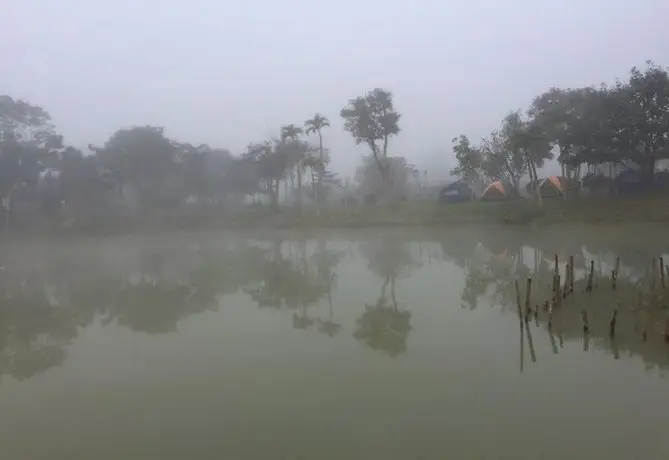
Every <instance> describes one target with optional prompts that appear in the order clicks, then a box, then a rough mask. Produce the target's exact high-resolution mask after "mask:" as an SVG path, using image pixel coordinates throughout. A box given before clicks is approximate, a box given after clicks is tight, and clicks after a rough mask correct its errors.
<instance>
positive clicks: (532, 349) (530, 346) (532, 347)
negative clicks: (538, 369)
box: [525, 327, 537, 363]
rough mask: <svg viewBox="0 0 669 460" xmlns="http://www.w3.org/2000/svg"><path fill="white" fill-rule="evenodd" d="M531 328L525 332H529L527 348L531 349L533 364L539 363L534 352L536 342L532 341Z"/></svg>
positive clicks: (527, 328)
mask: <svg viewBox="0 0 669 460" xmlns="http://www.w3.org/2000/svg"><path fill="white" fill-rule="evenodd" d="M530 329H532V328H531V327H526V328H525V332H527V347H528V348H529V349H530V359H531V360H532V362H533V363H536V362H537V355H536V353H535V352H534V342H533V341H532V332H531V331H530Z"/></svg>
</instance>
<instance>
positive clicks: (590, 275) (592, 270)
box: [585, 260, 595, 292]
mask: <svg viewBox="0 0 669 460" xmlns="http://www.w3.org/2000/svg"><path fill="white" fill-rule="evenodd" d="M594 276H595V261H594V260H591V261H590V273H588V284H587V286H586V287H585V290H586V292H590V291H592V279H593V277H594Z"/></svg>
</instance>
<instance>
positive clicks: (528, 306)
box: [525, 277, 532, 323]
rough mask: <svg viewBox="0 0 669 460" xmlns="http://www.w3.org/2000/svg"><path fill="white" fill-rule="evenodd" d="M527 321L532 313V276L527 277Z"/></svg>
mask: <svg viewBox="0 0 669 460" xmlns="http://www.w3.org/2000/svg"><path fill="white" fill-rule="evenodd" d="M525 289H526V290H525V322H526V323H527V322H528V321H529V320H530V315H532V307H531V306H530V294H531V292H532V278H530V277H528V278H527V287H526V288H525Z"/></svg>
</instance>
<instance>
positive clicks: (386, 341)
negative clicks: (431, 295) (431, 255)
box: [353, 238, 421, 356]
mask: <svg viewBox="0 0 669 460" xmlns="http://www.w3.org/2000/svg"><path fill="white" fill-rule="evenodd" d="M360 253H361V255H362V256H363V257H364V258H365V259H366V260H367V267H368V268H369V270H370V271H371V272H372V273H374V274H375V275H376V276H377V277H378V278H380V279H381V280H383V284H382V285H381V292H380V293H379V296H378V298H377V299H376V302H374V303H373V304H367V303H366V304H365V311H364V313H363V314H362V315H361V316H360V317H359V318H358V320H357V322H356V330H355V332H354V333H353V337H355V338H356V339H357V340H359V341H361V342H363V343H364V344H365V345H367V346H368V347H370V348H371V349H373V350H381V351H383V352H384V353H386V354H388V355H389V356H397V355H399V354H401V353H403V352H404V351H406V348H407V345H406V341H407V338H408V336H409V332H411V313H410V312H409V311H407V310H402V309H400V308H399V305H398V303H397V296H396V286H397V279H398V278H400V277H409V276H410V275H411V272H412V270H413V269H416V268H418V267H420V266H421V261H420V260H416V259H415V258H414V257H413V255H412V253H411V251H410V250H409V248H408V246H407V243H406V242H403V241H401V240H400V241H398V240H397V239H394V238H387V239H383V238H381V239H377V240H374V241H366V242H363V243H361V245H360ZM389 285H390V299H388V296H387V289H388V286H389Z"/></svg>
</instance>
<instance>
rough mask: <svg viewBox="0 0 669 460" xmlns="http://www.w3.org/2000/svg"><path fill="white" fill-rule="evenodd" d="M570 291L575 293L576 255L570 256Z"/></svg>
mask: <svg viewBox="0 0 669 460" xmlns="http://www.w3.org/2000/svg"><path fill="white" fill-rule="evenodd" d="M569 293H570V294H573V293H574V256H569Z"/></svg>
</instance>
